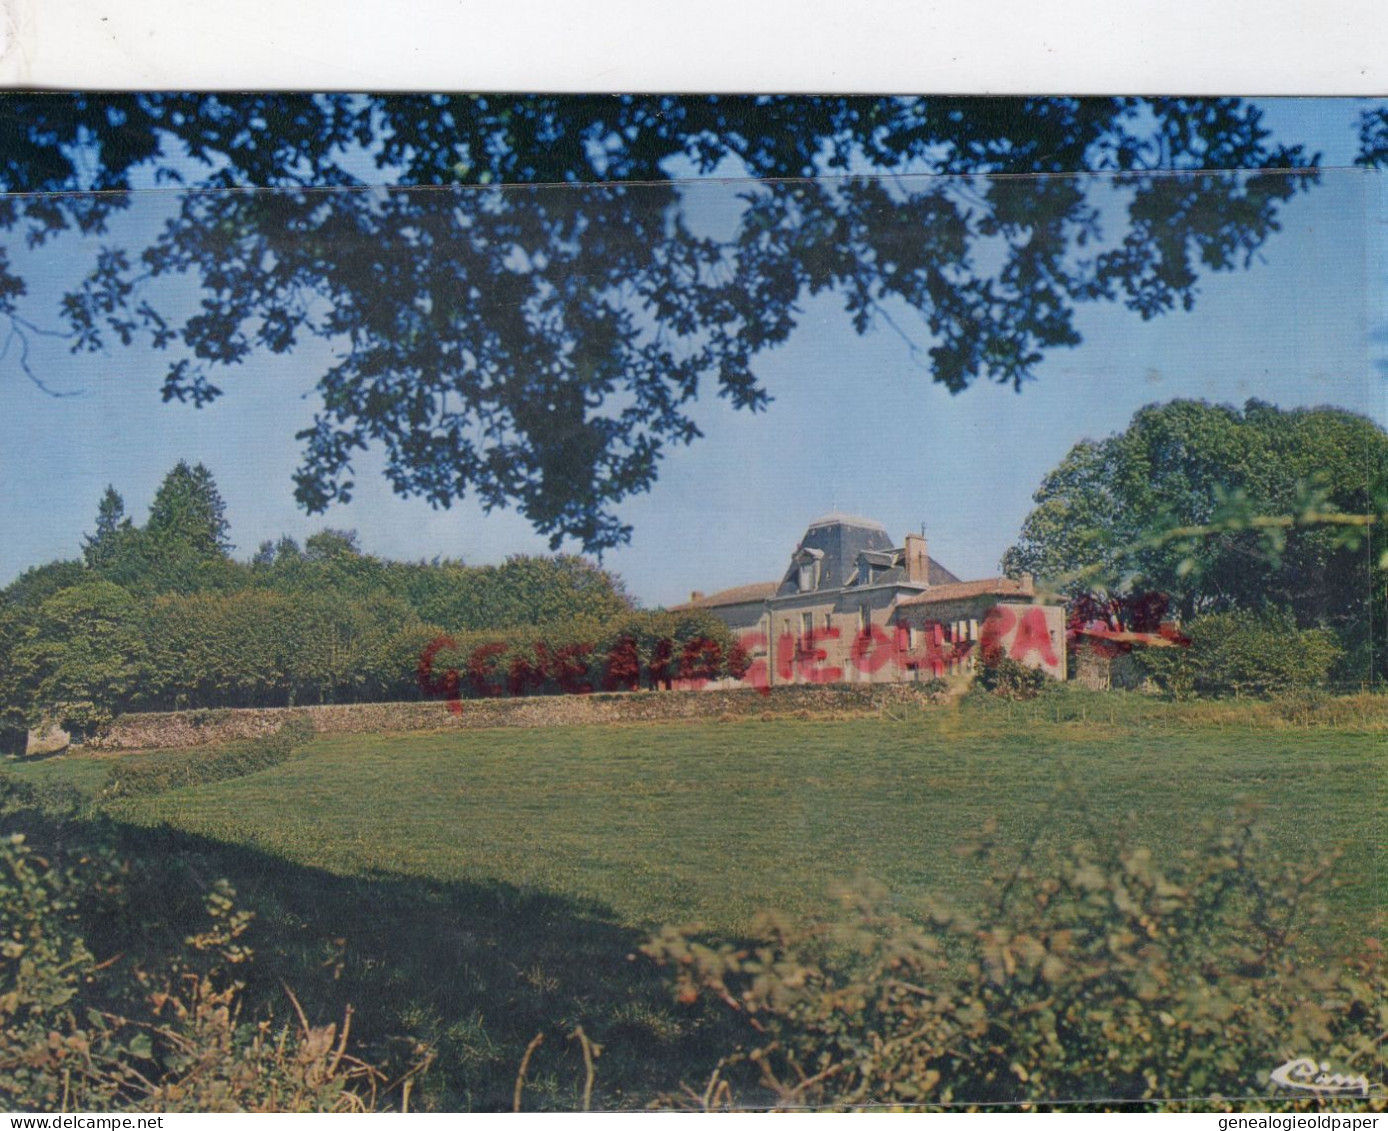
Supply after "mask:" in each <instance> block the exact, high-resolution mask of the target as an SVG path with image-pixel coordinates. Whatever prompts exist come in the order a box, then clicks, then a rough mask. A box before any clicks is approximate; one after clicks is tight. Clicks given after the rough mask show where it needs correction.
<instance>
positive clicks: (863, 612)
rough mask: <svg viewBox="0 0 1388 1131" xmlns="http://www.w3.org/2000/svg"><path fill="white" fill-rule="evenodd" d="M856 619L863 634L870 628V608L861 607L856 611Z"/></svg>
mask: <svg viewBox="0 0 1388 1131" xmlns="http://www.w3.org/2000/svg"><path fill="white" fill-rule="evenodd" d="M858 619H859V624H860V625H861V627H862V630H863V631H864V632H866V631H867V630H868V629H870V628H871V627H872V606H871V605H863V606H862V608H860V609H859V610H858Z"/></svg>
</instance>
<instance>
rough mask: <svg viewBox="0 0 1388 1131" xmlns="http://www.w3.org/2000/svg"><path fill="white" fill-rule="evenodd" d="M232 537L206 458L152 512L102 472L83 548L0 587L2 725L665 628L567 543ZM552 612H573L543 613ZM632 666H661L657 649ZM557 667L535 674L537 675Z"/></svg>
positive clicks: (335, 694)
mask: <svg viewBox="0 0 1388 1131" xmlns="http://www.w3.org/2000/svg"><path fill="white" fill-rule="evenodd" d="M233 548H234V547H233V546H232V544H231V542H230V540H229V526H228V523H227V520H226V515H225V505H224V502H223V500H222V498H221V495H220V493H219V492H218V490H217V486H216V483H215V481H214V479H213V477H212V475H211V473H210V472H209V471H208V470H207V468H205V467H203V466H202V465H196V466H190V465H189V464H187V463H180V464H179V465H178V466H177V467H175V468H174V469H173V470H172V471H170V472H169V474H168V475H167V476H166V477H165V479H164V481H163V483H162V484H161V485H160V488H159V490H158V491H157V492H156V494H155V497H154V500H153V503H152V504H151V507H150V511H149V515H148V518H147V519H146V521H145V522H144V523H143V525H136V524H135V522H134V521H133V520H132V519H131V518H130V517H128V516H127V515H126V513H125V505H124V501H123V500H122V498H121V496H120V494H119V493H118V492H117V491H116V490H115V489H114V488H108V489H107V491H106V493H105V495H104V496H103V497H102V499H101V501H100V504H99V506H98V509H97V518H96V526H95V530H94V532H93V533H92V534H90V535H88V536H87V537H86V538H85V539H84V544H83V549H82V558H81V560H74V561H63V562H54V563H50V564H48V565H44V566H39V567H36V568H34V569H31V570H29V571H27V572H26V573H25V574H23V575H22V576H21V577H20V578H18V579H17V580H16V581H15V582H14V583H12V584H11V585H10V586H8V587H7V588H6V589H4V590H3V591H0V730H3V731H4V732H5V734H6V736H7V738H6V741H7V743H8V744H9V745H11V746H14V745H17V744H18V743H19V742H21V741H22V736H23V731H24V729H25V728H26V727H28V726H30V725H32V724H34V723H35V722H36V721H37V720H38V719H40V718H42V717H53V716H55V715H56V716H57V717H59V718H60V719H61V720H62V721H63V722H65V723H66V724H67V725H68V726H70V727H73V728H75V729H77V730H78V731H88V730H90V729H92V728H93V727H95V726H98V725H100V723H101V722H103V721H104V720H106V719H108V718H110V717H111V716H112V715H113V714H115V713H119V712H121V711H128V710H163V709H173V708H185V707H239V706H284V705H289V704H295V703H322V702H355V701H367V700H390V699H402V698H403V699H409V698H418V697H419V696H420V695H422V694H425V692H423V691H422V690H421V689H420V687H419V680H418V674H417V668H418V665H419V660H420V656H421V654H422V652H423V650H424V648H425V647H426V646H427V645H428V644H429V642H430V641H431V640H434V639H436V638H438V637H441V636H444V635H446V634H448V633H452V634H455V635H456V636H457V637H458V638H459V639H463V640H467V639H471V637H469V635H468V634H478V633H481V634H491V636H490V637H489V639H491V640H505V641H507V642H508V647H520V646H523V645H524V646H534V645H536V644H543V643H544V642H545V641H552V642H553V646H554V647H564V646H573V645H578V644H582V645H583V646H584V647H586V648H587V649H588V650H589V651H591V652H593V653H594V655H595V656H596V655H598V654H601V655H606V654H607V652H608V649H607V647H606V645H609V644H611V642H612V639H615V637H614V634H619V633H620V632H627V633H628V634H629V635H631V636H632V637H633V638H637V639H641V640H643V641H649V640H651V639H652V638H653V634H656V633H659V632H666V631H667V627H666V626H664V625H663V622H659V618H657V617H655V616H654V615H653V614H638V613H636V612H634V610H633V608H632V603H631V601H630V599H629V598H628V597H627V595H626V593H625V592H624V590H623V587H622V584H621V581H620V580H619V579H618V578H617V577H615V576H614V575H613V574H611V573H608V572H606V571H604V570H602V569H600V568H598V567H596V566H595V565H593V564H592V563H591V562H588V561H586V560H585V559H582V558H579V557H575V556H571V555H559V556H555V557H524V556H517V557H512V558H511V559H509V560H508V561H506V562H505V563H503V564H502V565H498V566H482V567H475V566H468V565H465V564H464V563H462V562H459V561H440V560H435V561H433V562H397V561H389V560H385V559H382V558H378V557H375V556H372V555H369V554H365V553H363V552H362V550H361V547H360V546H359V544H358V542H357V538H356V535H355V534H354V533H352V532H348V531H336V530H324V531H321V532H319V533H317V534H315V535H313V536H312V537H310V538H309V539H307V541H306V542H305V543H304V544H303V545H302V546H300V545H299V544H298V543H297V542H295V541H294V540H293V539H291V538H287V537H286V538H281V539H279V541H277V542H266V543H264V544H262V545H261V546H260V547H259V548H258V550H257V551H256V553H255V554H254V556H253V557H252V558H251V559H250V560H249V561H237V560H235V559H234V558H232V556H231V551H232V550H233ZM633 618H634V619H633ZM695 619H697V620H698V625H697V626H695V625H694V624H693V622H692V621H691V622H690V624H689V625H683V624H674V623H672V624H671V625H669V626H668V633H669V634H670V635H671V637H672V639H674V638H675V637H676V636H678V637H679V638H680V639H681V640H683V638H684V636H688V635H690V634H693V633H698V632H702V633H703V634H704V635H707V636H710V637H711V638H717V639H721V638H720V637H719V636H718V633H719V629H718V626H717V625H716V624H706V623H704V622H705V621H708V620H709V618H707V617H704V618H695ZM554 625H563V626H564V627H563V629H562V630H557V629H552V628H542V627H541V626H554ZM556 633H557V634H558V635H559V636H562V637H563V639H557V638H556ZM681 634H683V635H681ZM610 638H611V639H610ZM645 647H646V652H647V656H648V659H649V657H651V656H654V651H653V647H654V645H653V644H649V643H648V644H647V645H645ZM532 659H535V657H532ZM541 660H542V657H541ZM594 662H596V661H594ZM659 666H660V665H659V663H658V662H657V665H656V667H657V676H658V674H659ZM534 668H535V670H536V671H542V670H543V663H542V662H539V663H537V664H535V665H534ZM591 674H592V677H593V678H594V679H595V681H596V685H601V684H602V683H603V682H604V681H607V682H610V678H609V676H608V674H607V673H606V672H605V671H604V672H597V671H595V672H593V673H591ZM585 678H587V675H585ZM623 678H625V677H623ZM639 678H642V679H646V680H649V679H651V678H652V677H651V674H650V670H649V664H648V665H647V667H646V668H645V669H643V670H642V672H641V674H640V677H639ZM552 683H553V680H551V679H549V678H548V677H536V678H531V679H530V680H529V681H528V683H527V690H528V691H544V690H550V689H552Z"/></svg>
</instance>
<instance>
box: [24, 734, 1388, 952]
mask: <svg viewBox="0 0 1388 1131" xmlns="http://www.w3.org/2000/svg"><path fill="white" fill-rule="evenodd" d="M1384 753H1385V752H1384V745H1383V739H1382V737H1381V736H1380V735H1376V734H1368V733H1357V734H1356V733H1346V732H1337V731H1331V730H1326V729H1309V730H1296V729H1290V728H1289V729H1282V730H1264V731H1253V730H1248V729H1215V728H1210V727H1204V726H1191V727H1187V728H1184V729H1182V728H1175V729H1172V728H1162V729H1160V730H1155V731H1144V730H1142V729H1137V728H1131V727H1118V726H1111V725H1109V724H1108V722H1107V720H1105V721H1103V722H1097V723H1096V722H1090V723H1083V724H1081V723H1061V724H1053V723H1041V724H1036V723H1029V722H1020V721H1018V722H1009V721H1008V720H1007V718H1006V717H1005V716H1000V715H998V714H997V713H991V714H987V715H984V714H971V713H970V712H967V711H964V712H957V711H956V712H945V713H941V714H939V715H938V716H930V715H925V716H922V717H921V718H919V719H915V720H913V721H911V722H910V723H893V722H883V721H879V720H876V719H860V720H851V721H823V720H813V721H811V720H805V721H801V720H786V719H778V720H776V721H748V722H719V723H706V724H680V725H651V726H631V727H625V728H618V727H587V728H554V729H543V730H518V729H507V730H496V731H485V732H483V731H473V732H444V733H432V734H397V735H356V736H346V737H335V738H330V739H328V738H325V739H320V740H318V741H317V742H315V743H314V745H313V746H312V748H311V751H310V753H309V755H308V756H307V757H305V758H303V759H301V760H298V761H295V762H292V763H290V764H287V765H284V766H280V767H277V768H276V769H273V770H270V771H267V772H264V773H260V774H255V775H252V776H250V777H247V778H242V779H239V780H235V781H227V782H220V783H217V784H215V785H208V786H202V787H197V788H191V789H182V790H177V791H174V792H172V793H167V794H163V795H160V796H155V797H149V798H142V799H138V800H135V801H131V802H128V803H126V804H125V805H124V806H123V807H122V808H121V809H120V810H119V812H120V814H121V815H122V816H123V817H127V818H129V819H130V820H132V821H135V822H137V823H141V824H156V823H164V822H167V823H168V824H170V825H173V826H176V827H177V828H179V829H182V830H186V831H189V832H193V833H197V834H202V835H205V836H207V837H210V838H213V839H215V840H222V841H228V842H239V843H245V844H250V845H253V846H255V847H256V848H258V849H260V850H263V851H265V852H268V853H269V854H271V855H273V856H277V857H283V858H285V859H286V860H288V861H292V862H294V863H297V864H304V865H311V866H315V867H320V868H324V869H327V870H329V871H331V872H334V873H337V874H340V875H353V874H355V875H380V874H391V875H396V876H409V877H424V878H429V879H434V880H441V881H500V882H504V883H506V884H510V885H515V886H517V887H520V888H524V889H539V890H543V891H548V892H553V893H558V894H563V895H566V896H573V897H579V898H583V899H586V900H593V901H597V902H599V903H602V904H605V905H607V906H609V907H610V908H611V909H612V910H613V911H614V912H615V918H616V919H617V920H618V921H620V922H621V923H623V924H625V925H630V926H641V927H645V926H650V925H654V924H658V923H662V922H671V921H678V922H687V921H699V922H701V923H704V924H707V925H708V926H709V927H711V928H713V929H716V930H718V931H720V932H721V931H728V932H736V931H738V930H740V929H742V928H744V927H745V926H746V925H747V924H748V923H749V921H750V920H751V918H752V916H754V915H755V914H756V912H757V911H759V910H761V909H764V908H775V909H779V910H784V911H787V912H790V913H792V914H809V913H813V912H815V911H816V910H819V909H822V908H823V907H824V906H826V903H827V901H828V899H829V893H830V892H831V891H832V889H833V888H834V887H835V885H837V884H841V883H843V882H851V881H853V880H854V879H855V878H857V877H859V876H863V875H866V876H871V877H873V878H875V879H878V880H881V881H883V882H884V883H886V884H887V885H888V887H889V888H890V889H891V890H892V891H893V892H894V893H896V894H897V895H898V896H899V898H901V899H902V900H903V901H905V902H906V903H907V905H908V906H909V904H910V902H911V901H913V900H915V899H916V898H918V897H920V896H921V895H923V894H925V893H927V892H942V893H945V894H950V895H954V896H962V897H965V898H967V897H968V896H969V895H970V894H972V889H973V887H974V885H976V884H977V882H978V881H979V880H980V878H981V874H980V872H979V865H977V864H976V863H974V862H973V861H971V860H966V859H964V858H962V857H961V856H960V855H959V854H958V853H956V852H955V851H953V849H954V848H955V846H957V845H958V844H960V843H961V842H964V841H967V840H969V839H971V838H972V837H973V836H974V835H975V834H976V833H977V831H978V830H979V828H980V827H981V826H982V825H983V824H984V822H985V821H987V820H989V819H990V818H991V819H994V820H996V822H997V823H998V826H999V835H1000V838H1001V840H1002V843H1003V844H1004V845H1007V846H1011V847H1015V848H1018V849H1020V847H1021V846H1022V845H1023V844H1024V843H1025V842H1026V841H1027V840H1029V839H1030V838H1032V837H1034V836H1037V835H1040V836H1041V837H1043V838H1045V839H1048V840H1051V841H1061V840H1065V841H1070V840H1079V839H1083V838H1085V837H1100V838H1107V837H1112V836H1115V835H1128V836H1131V837H1132V838H1133V839H1134V840H1135V841H1139V842H1142V843H1145V844H1147V845H1148V846H1150V847H1151V848H1153V849H1154V851H1155V852H1156V853H1157V855H1158V857H1159V858H1160V855H1161V854H1162V853H1173V852H1176V851H1179V850H1181V849H1182V848H1185V847H1187V846H1188V845H1190V844H1191V843H1192V842H1193V840H1195V839H1197V838H1198V836H1199V835H1200V830H1201V828H1202V826H1205V825H1209V824H1218V823H1221V822H1227V821H1229V820H1230V819H1231V817H1232V815H1233V813H1234V811H1235V809H1236V807H1237V806H1238V804H1239V803H1240V802H1254V803H1256V804H1258V805H1259V806H1260V807H1261V817H1260V820H1261V822H1262V823H1263V825H1264V827H1265V828H1266V829H1267V830H1268V832H1269V834H1270V836H1271V840H1272V843H1273V845H1274V846H1275V847H1276V848H1277V849H1278V850H1279V853H1281V854H1286V855H1288V856H1291V857H1294V858H1299V859H1307V860H1309V859H1313V858H1314V857H1315V856H1316V855H1318V854H1320V853H1323V852H1326V851H1329V850H1334V849H1340V850H1343V852H1344V859H1343V866H1342V875H1343V877H1344V879H1345V881H1346V884H1345V887H1344V889H1343V890H1341V891H1340V892H1338V893H1337V895H1336V903H1337V904H1338V906H1339V909H1340V911H1341V913H1343V914H1344V915H1347V916H1348V917H1349V922H1346V923H1345V924H1343V925H1344V926H1347V927H1348V926H1350V925H1351V923H1356V922H1357V923H1359V924H1366V922H1367V916H1368V915H1369V913H1370V912H1371V911H1372V910H1374V909H1375V908H1376V906H1377V905H1378V904H1379V902H1380V900H1381V890H1382V889H1381V888H1379V887H1377V879H1378V868H1379V867H1380V866H1381V858H1380V857H1376V856H1375V854H1374V853H1375V848H1376V847H1377V846H1379V845H1381V843H1382V839H1383V838H1382V835H1381V834H1382V823H1381V817H1380V814H1381V813H1382V812H1383V805H1382V802H1383V799H1384V792H1383V782H1384V769H1385V762H1388V759H1386V758H1385V756H1384ZM65 761H66V762H67V764H68V765H69V766H70V768H71V769H72V770H74V771H76V770H79V769H83V770H84V773H86V772H87V771H85V769H84V767H83V763H84V762H87V760H85V759H67V760H65ZM87 764H88V765H89V764H90V763H89V762H88V763H87ZM61 765H62V762H53V763H48V764H45V771H44V772H46V773H48V774H50V775H51V774H52V773H53V772H54V771H56V770H57V769H58V767H59V766H61ZM30 770H31V772H39V770H40V767H38V766H35V767H32V768H30ZM1129 821H1130V822H1131V824H1130V825H1129V824H1128V822H1129ZM1125 829H1126V830H1128V831H1126V832H1125V831H1124V830H1125Z"/></svg>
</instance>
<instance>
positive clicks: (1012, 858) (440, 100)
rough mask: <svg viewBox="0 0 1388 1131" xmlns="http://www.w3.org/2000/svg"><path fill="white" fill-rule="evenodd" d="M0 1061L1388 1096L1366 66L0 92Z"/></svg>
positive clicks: (1372, 146)
mask: <svg viewBox="0 0 1388 1131" xmlns="http://www.w3.org/2000/svg"><path fill="white" fill-rule="evenodd" d="M0 115H3V122H4V140H3V142H0V157H3V162H4V164H3V173H2V174H0V176H3V183H4V187H5V195H4V196H3V197H0V230H3V233H4V239H3V244H0V371H2V372H3V375H4V380H3V381H0V405H3V409H0V450H3V453H4V454H3V457H0V459H3V468H4V484H5V490H4V491H3V493H0V532H3V537H0V753H3V755H4V759H5V760H4V762H3V763H0V833H2V834H3V836H2V837H0V855H3V857H4V860H3V864H4V866H3V868H0V926H2V927H3V930H0V940H3V941H0V964H2V967H3V970H4V978H3V985H4V987H5V990H4V992H3V993H0V1019H3V1022H4V1023H3V1025H0V1065H4V1066H5V1067H4V1068H3V1069H0V1108H4V1109H5V1110H9V1111H14V1112H40V1113H50V1114H51V1113H55V1112H105V1113H124V1112H129V1113H145V1114H148V1113H167V1112H211V1111H244V1112H261V1113H263V1112H309V1111H315V1112H343V1113H345V1112H361V1111H378V1112H397V1113H399V1112H461V1111H488V1112H498V1111H529V1112H535V1111H542V1112H560V1111H587V1110H593V1111H598V1110H601V1111H643V1110H662V1111H663V1110H681V1111H713V1110H717V1111H723V1110H734V1111H771V1110H775V1111H783V1110H816V1111H860V1110H944V1111H1033V1110H1102V1111H1190V1110H1200V1111H1218V1112H1245V1111H1275V1112H1301V1111H1314V1112H1321V1111H1327V1110H1334V1111H1344V1112H1348V1113H1350V1115H1351V1116H1353V1115H1354V1114H1355V1113H1357V1112H1364V1111H1369V1112H1378V1111H1382V1110H1383V1109H1384V1105H1385V1103H1388V1060H1385V1056H1386V1055H1388V1053H1386V1052H1385V1045H1384V1040H1383V1010H1384V1007H1385V1001H1388V998H1386V997H1385V986H1388V968H1386V967H1385V963H1384V955H1383V950H1382V942H1381V940H1382V938H1383V928H1384V911H1385V891H1384V887H1383V880H1382V871H1383V870H1382V851H1383V848H1382V846H1383V844H1384V831H1385V830H1384V824H1383V816H1382V813H1383V804H1382V782H1383V780H1384V772H1385V769H1388V766H1386V765H1385V747H1384V734H1385V731H1386V730H1388V699H1386V698H1385V695H1384V688H1385V683H1384V678H1385V674H1384V673H1385V670H1388V646H1386V645H1385V640H1388V634H1386V633H1385V624H1388V533H1385V530H1384V523H1385V515H1388V431H1385V428H1388V406H1386V405H1385V401H1384V392H1383V390H1384V385H1383V381H1384V377H1385V374H1388V352H1385V342H1388V307H1385V304H1384V301H1383V297H1382V296H1383V294H1384V280H1385V277H1388V254H1385V252H1386V251H1388V248H1385V243H1384V238H1383V232H1384V230H1385V229H1384V223H1383V220H1384V216H1385V214H1388V185H1386V184H1385V182H1384V179H1383V173H1382V172H1381V170H1382V168H1383V167H1384V166H1385V165H1386V164H1388V102H1384V101H1382V100H1367V99H1359V100H1356V99H1275V98H1274V99H1240V98H1219V99H1205V98H1063V97H1030V98H996V99H986V98H974V97H919V98H916V97H910V98H907V97H891V98H887V97H880V98H879V97H867V96H841V95H833V96H830V95H825V96H821V97H811V96H799V95H797V96H756V97H753V96H727V95H724V96H716V95H686V96H675V95H629V96H616V95H612V96H609V95H565V96H559V95H550V96H542V95H497V94H486V93H471V94H438V95H424V94H415V95H404V94H400V95H350V94H319V95H312V94H191V93H190V94H177V93H168V94H139V93H129V94H106V95H98V94H83V95H75V94H58V93H53V94H32V95H30V94H12V95H8V96H6V97H5V99H4V102H3V103H0Z"/></svg>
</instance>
